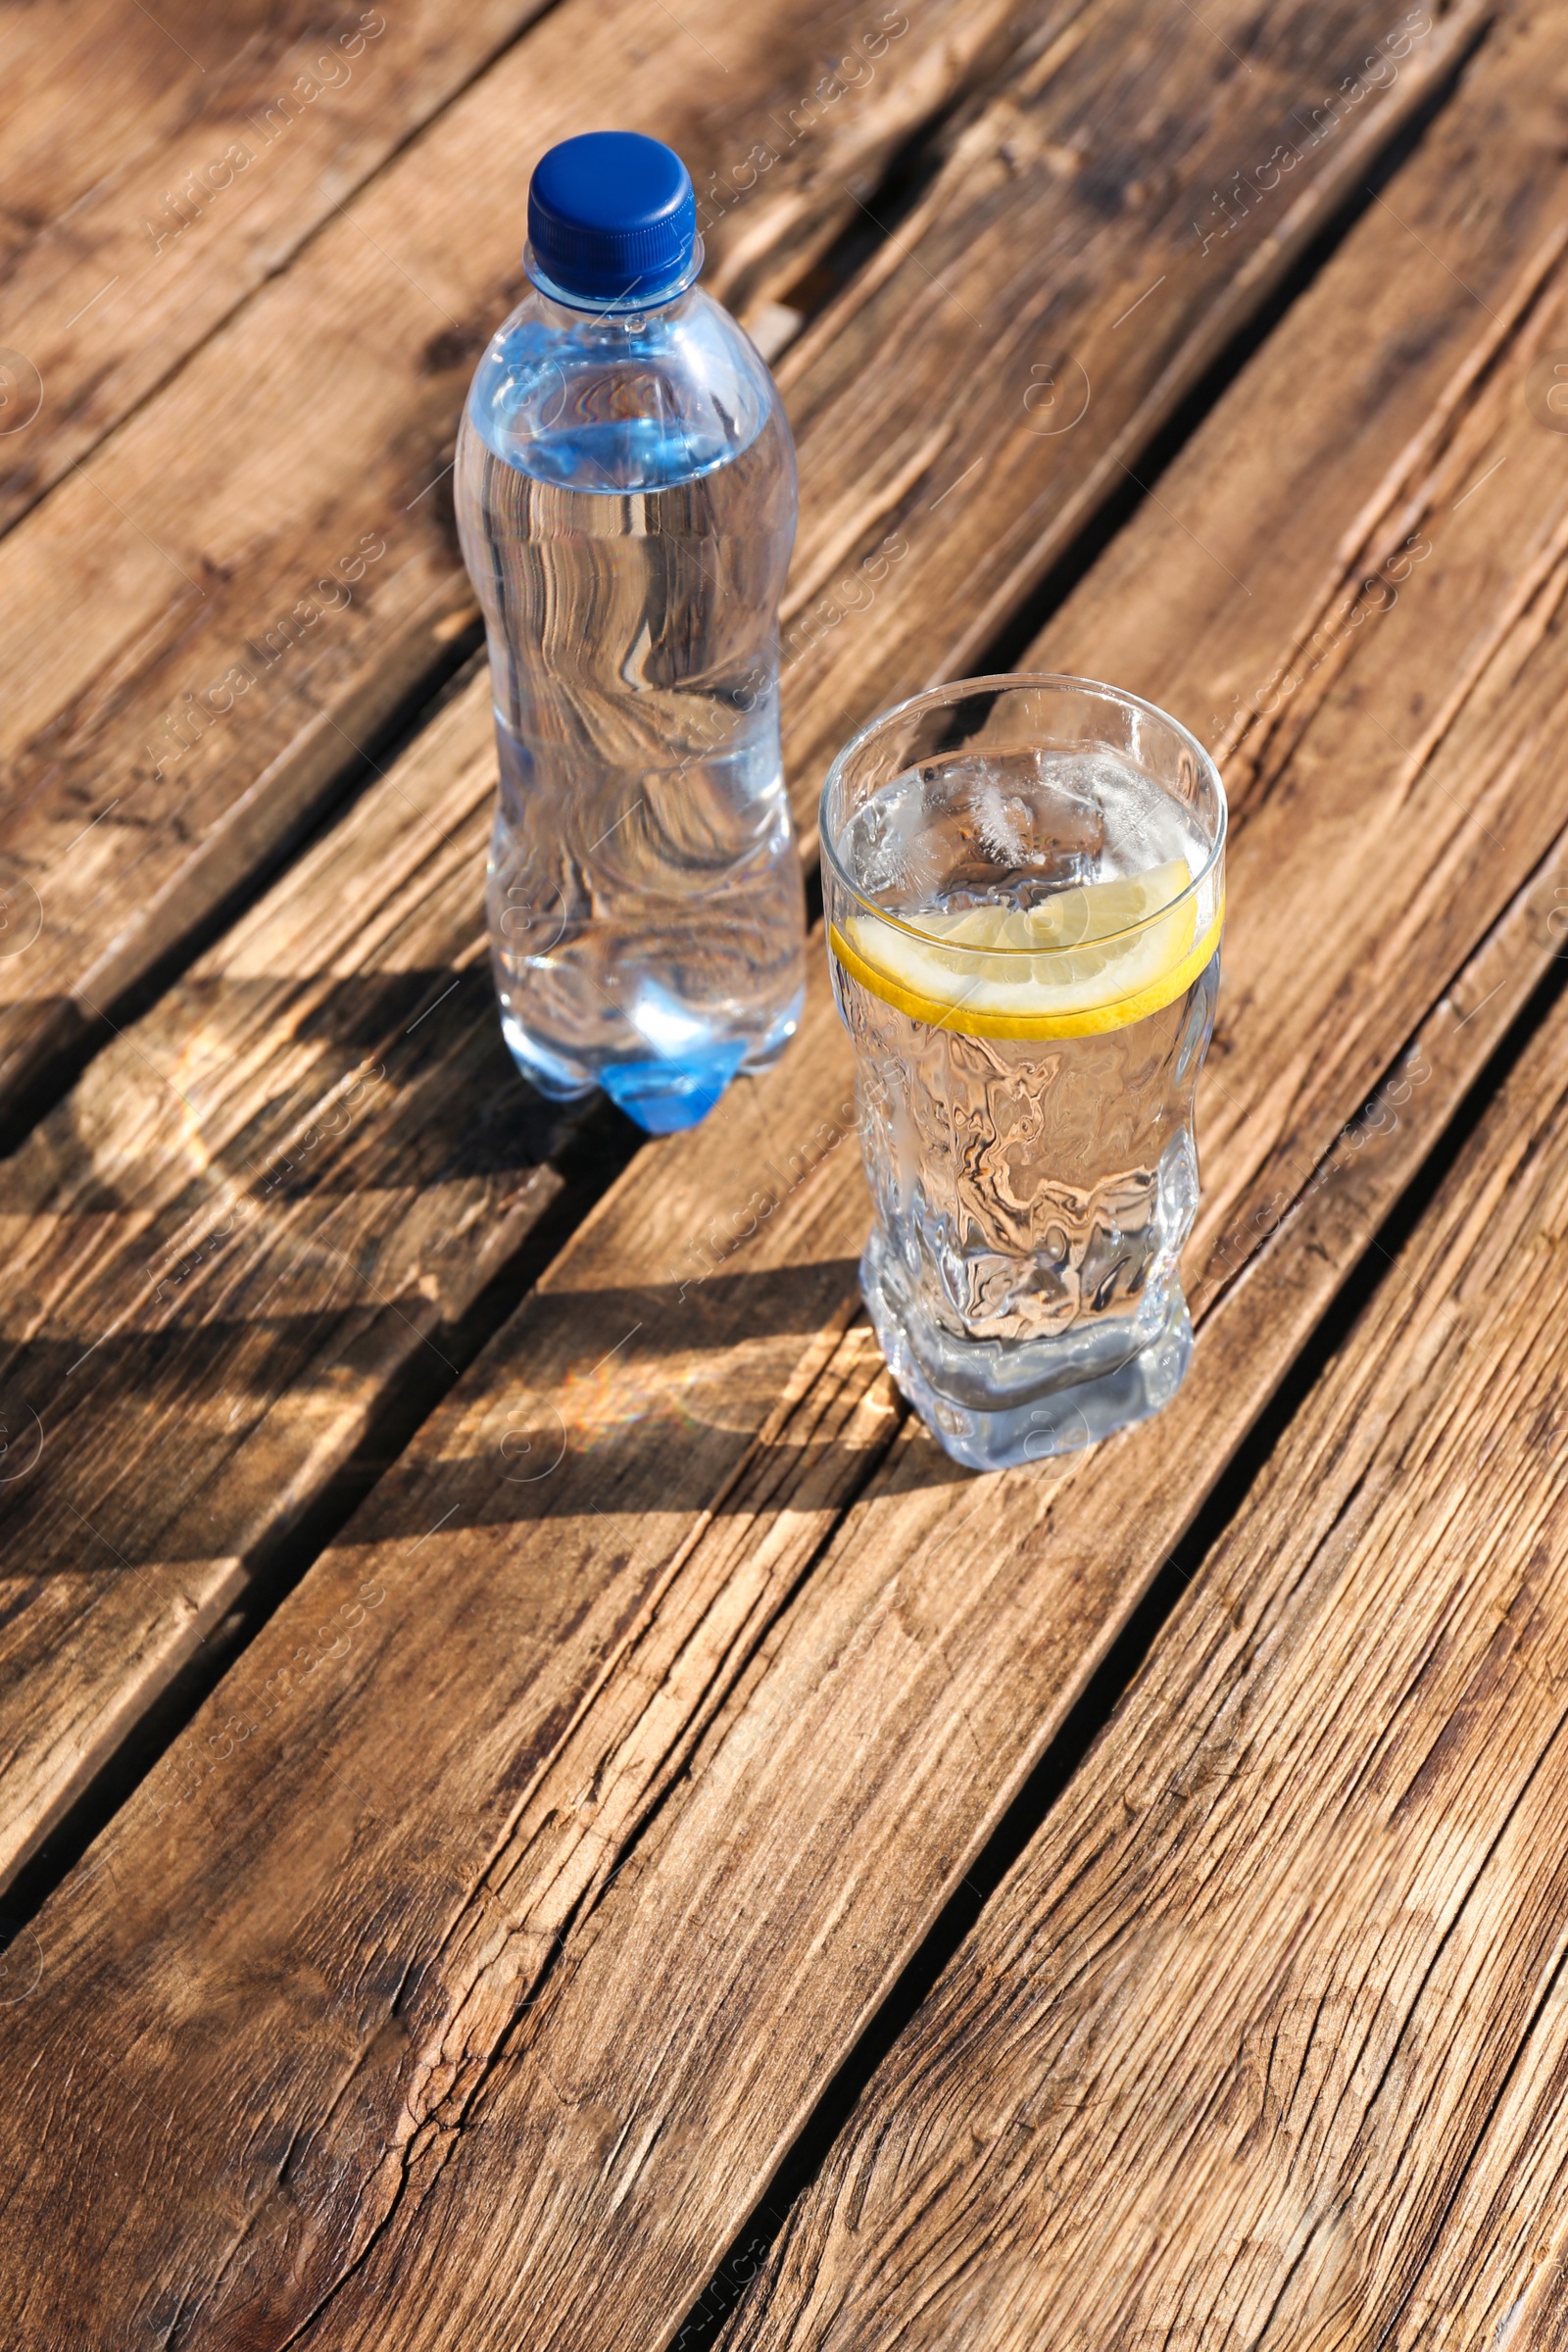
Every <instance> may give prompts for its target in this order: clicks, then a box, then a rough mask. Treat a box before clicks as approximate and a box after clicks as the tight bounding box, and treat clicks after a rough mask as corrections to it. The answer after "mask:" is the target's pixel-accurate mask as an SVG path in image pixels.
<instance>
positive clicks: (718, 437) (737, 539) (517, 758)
mask: <svg viewBox="0 0 1568 2352" xmlns="http://www.w3.org/2000/svg"><path fill="white" fill-rule="evenodd" d="M688 299H689V300H690V299H692V298H688ZM698 299H702V298H698ZM707 307H708V309H709V310H710V311H715V306H707ZM715 315H716V316H718V317H719V318H720V319H721V318H722V315H721V314H715ZM723 325H724V327H725V328H726V329H728V331H729V332H730V333H731V334H734V333H735V330H734V329H733V328H731V327H730V326H729V322H728V321H727V320H725V321H723ZM737 340H738V337H737ZM745 348H746V349H747V350H749V347H745ZM568 357H569V355H568ZM752 359H753V360H754V362H755V355H752ZM755 365H756V367H757V368H758V370H759V371H760V362H755ZM551 369H554V379H553V385H552V378H551V375H550V373H549V370H551ZM712 372H713V370H712V369H711V368H710V374H711V373H712ZM509 380H511V381H514V382H522V383H523V385H524V393H525V395H526V398H525V397H524V395H523V394H519V395H518V397H517V398H516V399H515V400H514V402H513V404H512V414H513V415H515V413H516V412H517V410H518V409H519V408H520V407H525V406H526V402H527V400H531V401H532V403H533V411H532V415H533V416H534V417H537V416H538V415H539V414H541V402H542V403H543V408H542V414H543V415H544V417H545V419H546V429H541V430H534V431H530V432H526V433H522V434H520V435H519V434H517V433H515V432H508V433H506V434H503V433H502V432H500V431H498V430H497V429H496V427H495V425H494V422H493V417H494V413H495V407H496V405H497V404H495V403H492V405H491V408H490V409H489V410H488V411H487V410H486V409H485V407H484V405H483V404H482V403H481V402H480V401H479V400H478V398H477V393H478V389H479V387H478V386H477V385H476V398H475V401H474V402H473V403H472V404H470V411H469V422H468V424H466V428H465V435H464V443H463V445H462V448H461V453H460V465H459V483H458V504H459V515H460V519H461V520H462V523H463V526H464V540H465V550H466V554H467V557H468V562H469V568H470V570H472V571H473V572H474V575H475V579H476V583H477V584H478V586H479V589H480V594H481V597H482V599H483V601H484V604H485V608H486V619H487V623H488V628H489V639H490V662H491V672H492V679H493V683H494V688H495V700H496V728H497V738H498V742H499V745H500V754H501V791H500V797H499V801H498V806H497V814H496V824H495V831H494V836H493V841H492V853H491V862H490V876H489V916H490V933H491V940H492V946H493V955H494V962H495V971H496V984H497V989H498V993H499V996H500V1002H501V1015H502V1027H503V1031H504V1033H505V1035H506V1039H507V1043H508V1045H509V1046H510V1048H511V1050H512V1053H513V1055H514V1057H515V1060H516V1061H517V1063H518V1066H519V1067H520V1068H521V1069H522V1070H523V1071H524V1073H525V1075H527V1076H528V1077H529V1078H530V1079H531V1080H532V1081H533V1082H534V1084H535V1085H536V1086H538V1087H540V1088H541V1090H542V1091H544V1092H545V1093H547V1094H550V1095H554V1096H557V1097H567V1096H571V1095H576V1094H581V1093H583V1092H585V1091H586V1090H587V1089H588V1088H589V1087H591V1086H593V1085H596V1084H597V1085H602V1086H604V1087H605V1088H606V1090H607V1091H608V1092H609V1093H610V1094H611V1095H612V1097H613V1099H614V1100H615V1101H616V1102H617V1103H620V1104H621V1106H622V1107H623V1108H624V1109H626V1110H628V1111H629V1112H630V1113H631V1115H632V1116H633V1117H635V1118H637V1119H638V1120H639V1122H640V1123H641V1124H642V1125H643V1126H644V1127H646V1128H648V1129H650V1130H651V1131H652V1132H655V1133H663V1132H667V1131H668V1130H670V1129H673V1128H678V1127H684V1126H689V1125H691V1124H693V1123H694V1122H695V1121H696V1120H697V1119H699V1118H701V1117H702V1116H703V1115H704V1114H705V1113H706V1112H707V1111H708V1110H709V1109H710V1108H711V1105H712V1103H714V1102H715V1101H716V1100H717V1098H718V1096H719V1095H720V1094H721V1093H722V1091H723V1089H724V1087H725V1086H726V1085H727V1084H728V1083H729V1081H730V1079H731V1078H732V1077H733V1076H734V1075H735V1073H736V1071H737V1070H739V1069H742V1068H758V1067H760V1066H762V1065H764V1064H765V1063H766V1062H768V1061H770V1060H771V1059H773V1058H774V1057H775V1056H776V1055H777V1054H779V1053H780V1052H781V1051H782V1050H783V1047H784V1045H785V1044H786V1042H787V1041H788V1039H789V1037H790V1036H791V1035H792V1034H793V1032H794V1029H795V1027H796V1025H797V1022H798V1020H799V1017H800V1009H801V1003H802V997H803V993H804V953H803V952H804V897H803V891H802V883H801V873H800V865H799V859H798V856H797V853H796V849H795V843H794V837H793V831H792V828H791V823H790V815H789V805H788V801H787V799H786V796H785V791H784V778H783V771H782V762H781V758H780V750H779V729H778V709H777V685H776V666H777V649H776V612H777V603H778V596H779V592H780V589H781V587H782V579H783V567H784V564H785V563H786V562H787V560H788V550H789V540H790V536H791V535H792V527H793V486H794V466H793V454H792V451H791V448H790V444H789V439H788V428H787V426H785V425H784V423H783V420H782V417H781V416H780V415H779V413H778V411H777V408H776V404H775V403H773V402H772V400H771V398H770V393H769V388H768V387H767V383H766V377H765V374H762V375H761V376H760V386H761V393H760V397H759V394H758V388H757V385H756V384H743V385H742V387H741V391H742V393H744V394H746V395H747V396H748V397H749V398H750V399H751V401H752V404H753V409H754V415H753V416H752V417H737V415H736V414H735V411H736V410H737V409H739V408H740V407H741V405H742V402H741V400H740V398H739V397H737V398H736V399H735V400H734V401H733V402H732V403H731V404H729V405H726V402H725V400H724V397H723V390H722V387H721V388H720V390H719V392H718V393H717V395H714V394H713V393H712V392H711V390H710V392H709V395H708V397H707V399H706V402H705V401H700V400H692V401H685V402H682V401H681V400H680V399H678V398H677V397H676V396H675V394H673V393H672V392H671V390H670V388H669V384H668V381H667V376H666V375H665V374H664V373H662V372H661V370H660V369H659V368H646V367H644V368H639V366H638V364H637V353H636V350H635V348H633V347H630V346H628V348H627V350H626V353H625V358H624V364H623V365H622V366H621V367H620V368H618V370H617V369H609V370H607V368H606V367H605V365H604V362H603V357H602V355H600V356H599V357H598V358H597V360H596V363H595V365H594V366H593V367H591V368H590V367H587V366H584V367H583V368H581V369H580V370H579V371H578V373H577V374H575V375H574V374H573V372H572V369H571V368H570V367H569V366H568V367H566V368H562V367H561V365H560V363H559V360H557V359H554V358H552V357H550V356H549V354H548V353H547V352H541V354H540V357H539V360H538V364H537V369H536V373H535V376H534V377H533V378H532V379H528V378H526V375H525V371H523V370H521V369H515V370H514V376H513V378H512V379H509ZM481 381H482V376H481ZM541 384H542V385H543V391H542V392H541V390H540V386H541ZM487 420H489V421H488V430H485V431H481V430H480V429H478V428H479V427H480V426H484V425H486V423H487ZM749 425H750V426H752V427H753V429H752V430H751V434H750V438H749V439H746V440H745V441H744V444H743V445H742V446H740V447H739V448H738V449H737V447H736V443H737V441H738V440H739V439H740V437H741V434H742V433H743V432H744V431H745V430H746V429H747V427H748V426H749ZM491 439H496V440H500V441H501V443H502V451H503V452H504V454H501V453H498V450H497V449H495V448H493V447H491V446H490V441H491ZM633 485H642V486H633ZM781 490H782V491H783V493H784V494H785V495H786V496H787V501H788V503H787V507H785V506H784V505H783V502H782V500H781ZM781 519H782V522H783V527H782V529H781Z"/></svg>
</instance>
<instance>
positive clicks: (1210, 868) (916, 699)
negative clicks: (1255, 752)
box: [816, 669, 1230, 963]
mask: <svg viewBox="0 0 1568 2352" xmlns="http://www.w3.org/2000/svg"><path fill="white" fill-rule="evenodd" d="M1042 686H1045V687H1071V688H1073V689H1075V690H1076V691H1078V692H1080V693H1088V694H1092V695H1099V696H1101V697H1102V698H1103V700H1104V701H1107V702H1113V703H1118V704H1120V705H1122V706H1123V707H1124V708H1126V707H1128V706H1130V707H1131V708H1132V709H1133V710H1135V711H1142V712H1144V714H1145V715H1146V716H1147V717H1150V718H1154V719H1157V720H1158V721H1159V723H1160V724H1161V726H1165V727H1169V728H1170V730H1171V732H1172V734H1173V735H1175V736H1176V737H1177V738H1178V739H1179V741H1180V742H1181V743H1183V744H1185V745H1186V746H1187V748H1188V749H1189V750H1190V751H1191V752H1192V753H1193V755H1194V757H1195V759H1196V760H1197V761H1198V764H1199V769H1200V772H1204V771H1206V773H1207V775H1208V779H1209V782H1210V783H1211V784H1212V786H1213V788H1214V795H1215V799H1216V801H1217V802H1218V806H1219V824H1218V826H1217V828H1216V830H1215V834H1214V839H1213V841H1212V843H1211V844H1210V846H1209V853H1208V856H1207V858H1205V859H1204V860H1203V863H1202V865H1201V867H1200V869H1199V871H1198V872H1197V873H1196V874H1194V875H1193V877H1192V879H1191V880H1190V881H1189V882H1188V884H1187V886H1186V888H1185V889H1183V890H1179V891H1178V892H1177V893H1176V896H1175V897H1174V898H1173V899H1166V900H1165V901H1164V902H1163V904H1162V905H1160V906H1158V907H1154V908H1153V909H1152V912H1151V913H1149V914H1145V915H1141V916H1140V917H1139V919H1138V921H1137V922H1136V923H1128V924H1126V925H1124V926H1123V928H1122V929H1121V930H1119V931H1103V932H1100V933H1098V934H1097V936H1096V937H1095V938H1094V939H1092V940H1080V941H1077V942H1076V943H1073V942H1067V941H1062V942H1061V943H1059V944H1057V945H1054V946H1041V947H1037V948H1011V947H1008V948H1000V947H998V948H982V947H976V946H971V945H967V944H960V943H958V942H956V941H953V940H947V939H942V938H939V937H938V936H937V934H936V933H934V932H931V931H923V930H922V929H921V928H920V925H919V923H918V922H916V921H911V920H910V919H909V918H908V917H907V916H905V915H900V914H895V913H894V912H893V911H892V910H891V909H890V908H889V907H880V906H878V904H877V902H876V900H875V899H873V898H871V897H869V896H868V894H867V893H866V892H865V891H863V890H862V889H861V888H860V886H859V884H858V882H856V881H855V880H854V879H853V878H852V877H851V875H850V874H849V873H848V872H847V871H846V870H845V866H844V861H843V859H842V858H840V856H839V854H838V849H837V845H836V844H835V843H834V842H833V840H832V838H831V837H830V835H829V832H828V825H827V803H828V795H829V794H830V793H831V792H832V790H833V788H834V786H835V784H837V783H838V781H839V778H840V776H841V774H842V772H843V770H844V768H845V767H846V765H847V764H848V762H849V761H850V760H851V759H853V757H854V755H855V754H856V753H857V752H858V751H859V749H860V747H861V746H862V745H863V744H865V743H868V742H869V741H870V740H871V738H872V737H873V736H874V735H879V734H881V733H882V732H883V730H884V729H885V728H887V727H889V726H890V725H891V724H892V723H893V721H894V720H895V719H901V718H906V717H907V716H908V715H909V714H910V713H911V712H913V711H923V710H941V709H942V708H943V707H944V706H945V705H951V704H953V703H956V702H959V701H961V700H962V699H963V698H964V697H965V696H966V695H971V694H982V693H984V694H995V693H999V692H1002V691H1004V690H1008V691H1010V690H1013V689H1016V688H1019V687H1042ZM900 772H901V773H902V772H903V771H902V770H901V771H900ZM890 781H891V779H890ZM1229 830H1230V803H1229V801H1228V799H1227V797H1226V793H1225V783H1224V778H1223V777H1222V776H1221V774H1220V772H1219V768H1218V765H1217V764H1216V762H1215V760H1213V758H1212V757H1211V756H1210V754H1209V753H1208V752H1207V751H1206V750H1205V749H1204V747H1203V745H1202V744H1201V743H1200V742H1199V740H1198V737H1197V736H1196V735H1195V734H1194V733H1193V731H1192V729H1191V728H1190V727H1185V726H1183V724H1182V722H1181V720H1180V719H1179V718H1173V717H1172V716H1171V714H1170V712H1169V711H1162V710H1161V709H1160V707H1159V705H1158V704H1157V703H1151V702H1149V701H1147V700H1146V699H1145V697H1144V696H1143V695H1141V694H1133V693H1132V692H1131V691H1130V690H1129V689H1128V688H1127V687H1125V686H1111V685H1108V684H1107V683H1106V682H1105V680H1104V679H1103V678H1082V677H1075V676H1074V675H1073V674H1072V673H1071V672H1070V671H1068V670H1055V669H1015V670H1002V671H996V672H993V673H992V674H991V675H989V676H986V677H978V678H952V679H950V680H949V681H948V683H947V684H946V685H945V686H928V687H925V688H923V689H922V690H921V692H920V693H919V694H911V695H907V696H906V698H905V700H904V701H903V702H902V703H894V704H891V705H890V706H889V708H888V709H887V710H886V711H878V712H877V714H876V716H875V717H874V718H869V719H867V720H866V722H865V724H864V726H863V727H859V728H858V729H857V730H856V732H855V733H854V734H853V735H852V736H851V737H850V740H849V742H848V743H846V744H845V745H844V746H843V748H842V749H841V750H840V751H839V752H837V753H836V754H835V755H834V758H833V761H832V764H831V766H830V767H829V768H828V771H827V778H826V781H825V782H824V784H823V786H822V790H821V793H820V795H819V796H818V799H817V805H816V833H817V841H818V843H819V845H820V848H821V853H822V858H823V859H824V861H825V863H827V864H828V865H830V866H831V867H832V869H833V872H834V874H835V875H836V877H837V878H838V880H839V881H840V882H841V883H842V884H843V886H844V888H845V889H846V890H847V891H848V892H849V894H850V896H851V897H852V898H853V899H854V900H855V902H856V904H857V905H858V906H859V907H863V908H864V909H865V911H866V913H867V914H869V915H872V916H874V917H875V919H876V920H877V921H878V922H879V923H889V924H891V925H892V927H893V928H894V929H895V930H896V931H902V932H904V933H905V934H906V935H907V937H908V938H910V939H915V940H918V941H919V942H920V943H921V945H922V946H924V947H928V948H940V949H941V950H942V952H943V954H944V956H954V957H961V956H974V957H977V958H980V957H983V958H985V959H986V960H988V961H995V960H999V959H1001V958H1004V957H1006V956H1018V957H1019V958H1021V959H1022V960H1024V961H1027V962H1029V963H1035V962H1037V961H1038V960H1039V959H1040V957H1041V956H1074V955H1078V954H1080V953H1082V951H1083V950H1085V949H1087V948H1095V949H1099V948H1104V947H1109V946H1110V945H1111V944H1112V943H1113V942H1114V941H1116V940H1126V939H1134V938H1136V937H1137V935H1138V934H1139V933H1140V932H1141V931H1147V930H1148V929H1149V928H1150V926H1151V925H1152V924H1153V923H1161V922H1164V921H1165V920H1166V919H1167V918H1168V917H1169V915H1170V914H1171V912H1172V910H1173V908H1175V907H1181V906H1184V905H1185V904H1186V902H1187V901H1188V900H1189V899H1196V897H1197V894H1198V893H1199V891H1201V889H1202V887H1203V884H1204V883H1205V882H1206V881H1207V880H1208V879H1209V877H1210V875H1211V874H1212V873H1213V872H1214V870H1215V868H1216V866H1217V865H1218V864H1219V861H1220V859H1221V858H1222V857H1223V856H1224V854H1225V842H1226V836H1227V834H1228V833H1229ZM1069 887H1077V888H1083V887H1084V885H1082V884H1079V885H1069ZM1045 904H1047V905H1049V904H1050V902H1049V901H1047V902H1045Z"/></svg>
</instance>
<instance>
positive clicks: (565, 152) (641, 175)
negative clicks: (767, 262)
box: [523, 130, 703, 311]
mask: <svg viewBox="0 0 1568 2352" xmlns="http://www.w3.org/2000/svg"><path fill="white" fill-rule="evenodd" d="M523 260H524V263H525V265H526V268H527V270H528V274H529V276H530V277H531V278H532V279H533V281H534V283H535V285H536V286H538V287H539V288H540V290H541V291H542V292H543V293H546V294H549V295H552V296H554V297H555V298H556V299H557V300H558V301H562V302H568V303H572V304H574V305H575V306H576V307H577V308H578V309H586V310H606V311H635V310H647V309H648V308H649V307H650V305H652V304H654V303H659V302H668V301H670V300H671V299H672V298H673V297H674V296H675V295H676V294H679V293H681V292H683V291H684V289H685V288H686V287H687V286H689V285H690V284H691V283H692V282H693V280H694V279H695V278H696V276H697V273H698V271H699V270H701V268H702V266H703V248H702V244H701V242H700V240H699V238H698V235H697V198H696V195H695V194H694V192H693V189H692V181H691V173H690V172H688V171H687V169H686V167H685V165H684V164H683V163H682V162H681V160H680V157H679V156H678V155H676V153H675V152H674V150H673V149H672V148H669V147H665V146H664V145H663V144H662V142H661V141H660V140H658V139H649V138H645V137H644V136H643V134H642V132H641V131H638V130H589V131H585V132H583V134H582V136H581V137H580V138H575V139H563V140H562V142H561V144H560V146H559V147H552V148H551V149H550V151H549V153H548V154H547V155H543V156H541V157H540V159H539V161H538V163H537V164H536V165H535V166H534V173H533V178H532V179H531V180H530V181H529V183H528V251H527V253H526V254H525V255H524V256H523Z"/></svg>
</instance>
